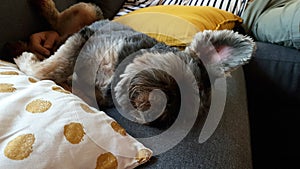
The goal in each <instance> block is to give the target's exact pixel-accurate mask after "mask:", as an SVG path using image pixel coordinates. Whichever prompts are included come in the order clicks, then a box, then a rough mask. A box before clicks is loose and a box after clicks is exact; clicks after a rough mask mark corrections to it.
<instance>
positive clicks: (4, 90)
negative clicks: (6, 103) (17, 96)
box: [0, 83, 16, 93]
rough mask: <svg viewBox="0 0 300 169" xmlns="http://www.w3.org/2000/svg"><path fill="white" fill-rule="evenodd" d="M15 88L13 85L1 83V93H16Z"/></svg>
mask: <svg viewBox="0 0 300 169" xmlns="http://www.w3.org/2000/svg"><path fill="white" fill-rule="evenodd" d="M13 86H14V85H13V84H9V83H0V93H12V92H14V91H16V88H14V87H13Z"/></svg>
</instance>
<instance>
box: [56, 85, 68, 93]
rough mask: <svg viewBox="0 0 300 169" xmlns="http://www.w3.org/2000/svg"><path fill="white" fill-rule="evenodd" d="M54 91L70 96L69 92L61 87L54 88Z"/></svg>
mask: <svg viewBox="0 0 300 169" xmlns="http://www.w3.org/2000/svg"><path fill="white" fill-rule="evenodd" d="M52 90H54V91H57V92H61V93H66V94H70V92H69V91H66V90H64V89H63V88H61V87H59V86H53V87H52Z"/></svg>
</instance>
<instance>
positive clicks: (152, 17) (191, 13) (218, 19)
mask: <svg viewBox="0 0 300 169" xmlns="http://www.w3.org/2000/svg"><path fill="white" fill-rule="evenodd" d="M114 21H115V22H119V23H122V24H124V25H127V26H129V27H131V28H133V29H135V30H136V31H139V32H143V33H145V34H147V35H149V36H151V37H153V38H155V39H156V40H158V41H160V42H164V43H166V44H167V45H170V46H176V47H182V48H184V47H185V46H187V45H188V44H190V43H191V41H192V39H193V37H194V35H195V34H196V33H197V32H199V31H204V30H222V29H229V30H231V29H233V28H234V27H235V26H237V25H239V24H241V23H242V19H241V18H240V17H238V16H236V15H234V14H232V13H230V12H227V11H224V10H220V9H218V8H213V7H208V6H182V5H159V6H152V7H147V8H142V9H138V10H136V11H133V12H131V13H129V14H127V15H124V16H121V17H118V18H116V19H114Z"/></svg>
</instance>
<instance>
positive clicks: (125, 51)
mask: <svg viewBox="0 0 300 169" xmlns="http://www.w3.org/2000/svg"><path fill="white" fill-rule="evenodd" d="M214 47H216V48H217V52H216V50H215V49H214ZM254 48H255V46H254V43H253V41H252V40H251V39H250V38H248V37H245V36H242V35H239V34H237V33H233V32H232V31H204V32H199V33H198V34H197V35H196V36H195V38H194V40H193V42H192V43H191V45H190V46H188V47H187V48H186V49H185V50H184V51H180V50H179V49H177V48H173V47H169V46H167V45H165V44H163V43H159V42H157V41H156V40H155V39H153V38H150V37H149V36H147V35H145V34H143V33H140V32H137V31H134V30H133V29H131V28H129V27H127V26H124V25H121V24H119V23H116V22H111V21H108V20H102V21H98V22H95V23H94V24H92V25H90V26H88V27H86V28H84V29H82V30H81V31H80V32H79V33H76V34H74V35H73V36H71V37H70V38H69V39H68V40H67V41H66V42H65V44H64V45H62V46H61V47H60V48H59V50H58V51H57V52H56V53H55V54H54V55H53V56H51V57H50V58H48V59H46V60H44V61H42V62H40V61H38V60H37V59H34V55H33V54H29V53H24V54H23V55H22V56H20V57H19V58H17V59H16V60H15V61H16V63H17V64H18V66H19V68H20V69H21V70H22V71H24V72H25V73H27V74H28V75H32V76H35V77H36V78H39V79H51V80H54V81H55V82H57V83H65V82H66V80H67V79H68V77H73V84H74V81H75V83H76V84H80V85H81V86H83V87H84V88H89V87H95V89H96V97H97V102H98V104H99V105H100V108H101V107H102V106H107V105H109V104H110V103H109V100H110V90H113V98H114V99H115V100H116V103H117V105H118V106H120V107H121V108H122V109H125V110H129V111H128V112H127V113H128V114H129V115H130V116H132V117H133V118H135V120H136V121H137V122H139V123H149V122H151V120H150V121H149V120H147V118H152V116H156V115H153V114H152V113H153V111H154V109H155V108H153V106H151V102H153V103H154V102H155V103H157V104H159V105H160V103H161V104H162V103H166V105H161V107H163V108H165V109H164V110H163V112H161V113H160V114H159V118H158V119H156V120H155V121H153V123H156V122H158V123H159V122H160V121H161V120H167V121H170V122H172V121H174V120H175V118H176V113H175V112H176V111H178V109H179V107H180V92H182V91H180V90H179V87H178V84H180V83H182V82H183V84H187V86H189V87H188V88H189V90H193V91H195V92H194V93H195V94H196V93H199V96H200V97H201V105H200V110H199V111H200V112H201V111H206V110H207V109H208V107H209V104H210V86H211V84H210V80H212V79H211V77H209V76H210V75H212V76H213V77H212V78H213V79H214V78H218V77H220V76H225V75H226V74H229V73H230V71H232V70H234V69H236V68H237V67H238V66H241V65H242V64H245V63H247V62H248V60H249V59H250V57H251V55H252V53H253V51H254ZM219 49H220V51H218V50H219ZM223 49H224V50H223ZM218 53H219V54H220V56H221V55H222V56H221V57H220V58H221V59H220V58H218V56H219V54H218ZM28 55H30V57H27V56H28ZM216 56H217V57H216ZM202 61H203V62H202ZM54 65H55V66H54ZM45 70H47V71H45ZM74 70H75V72H73V71H74ZM77 70H80V71H77ZM170 74H175V76H176V77H173V76H170ZM72 75H73V76H72ZM135 75H136V76H135ZM93 77H95V79H93ZM78 78H79V79H78ZM193 79H194V80H193ZM90 82H95V83H93V84H90ZM111 83H112V85H111ZM188 83H191V85H190V84H188ZM212 84H213V83H212ZM111 86H112V88H111ZM126 86H127V87H128V88H126ZM156 89H159V90H162V91H163V92H164V93H166V96H165V97H156V96H154V95H153V94H151V92H152V91H153V90H156ZM87 95H88V97H90V98H91V97H92V95H93V93H88V94H87ZM151 97H153V98H152V101H149V99H150V100H151ZM193 97H196V95H195V96H193ZM165 98H167V102H164V99H165ZM128 100H129V102H128ZM194 100H195V101H196V100H197V99H194ZM191 104H196V102H195V103H191ZM132 107H133V109H132ZM158 107H160V106H158ZM152 108H153V111H152ZM157 109H158V108H157ZM153 123H152V124H153Z"/></svg>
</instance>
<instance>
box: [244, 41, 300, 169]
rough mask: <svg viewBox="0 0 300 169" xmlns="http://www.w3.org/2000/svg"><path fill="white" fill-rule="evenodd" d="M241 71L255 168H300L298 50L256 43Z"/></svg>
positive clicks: (299, 73) (299, 68) (299, 74)
mask: <svg viewBox="0 0 300 169" xmlns="http://www.w3.org/2000/svg"><path fill="white" fill-rule="evenodd" d="M244 72H245V78H246V84H247V94H248V104H249V114H250V122H251V123H250V124H251V142H252V150H253V151H252V153H253V165H254V168H266V167H267V168H299V166H300V165H299V162H298V157H299V156H298V155H297V154H298V151H297V150H296V147H299V146H298V144H299V139H298V137H297V134H296V133H299V127H300V125H299V124H300V123H299V122H300V118H299V113H300V51H298V50H296V49H291V48H286V47H283V46H278V45H274V44H269V43H263V42H257V51H256V54H255V56H254V58H253V59H252V60H251V62H250V63H249V64H247V65H246V66H244ZM296 166H297V167H296Z"/></svg>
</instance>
